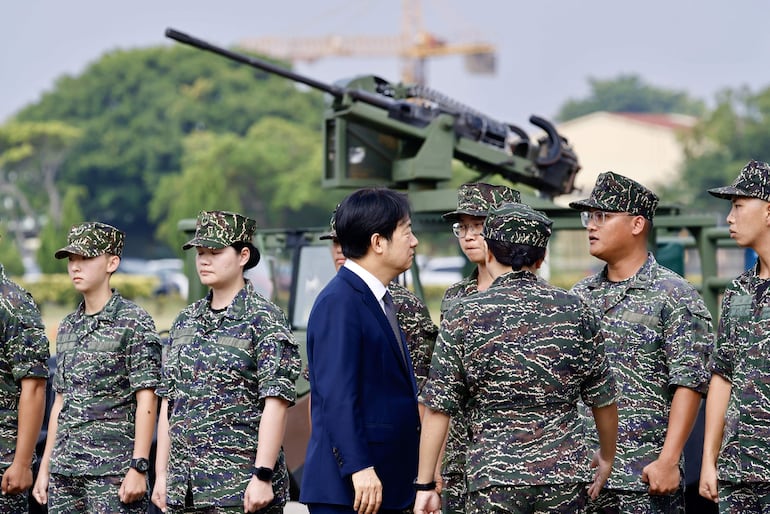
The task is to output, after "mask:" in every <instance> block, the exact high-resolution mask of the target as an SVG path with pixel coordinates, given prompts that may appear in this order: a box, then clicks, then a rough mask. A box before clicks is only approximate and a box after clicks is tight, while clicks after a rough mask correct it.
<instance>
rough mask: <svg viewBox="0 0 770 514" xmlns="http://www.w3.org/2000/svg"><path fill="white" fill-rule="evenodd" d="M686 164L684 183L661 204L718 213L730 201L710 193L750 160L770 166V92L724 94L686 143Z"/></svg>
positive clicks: (671, 190) (667, 193) (669, 191)
mask: <svg viewBox="0 0 770 514" xmlns="http://www.w3.org/2000/svg"><path fill="white" fill-rule="evenodd" d="M685 145H686V146H685V149H686V161H685V165H684V167H683V170H682V173H681V175H680V179H679V181H678V182H677V183H675V184H673V185H672V186H671V187H670V188H668V189H667V190H665V191H663V193H662V195H661V196H662V198H663V200H668V201H674V202H677V203H679V204H681V205H683V206H684V207H685V209H686V210H687V211H690V212H698V213H702V212H714V213H719V218H718V219H719V220H720V221H722V220H724V217H723V215H724V214H726V213H727V211H728V210H729V202H726V201H724V200H721V199H719V198H715V197H713V196H711V195H710V194H708V192H707V189H710V188H713V187H719V186H724V185H727V184H730V183H731V182H732V181H733V180H734V179H735V177H737V176H738V173H739V172H740V170H741V169H742V168H743V167H744V166H745V165H746V163H747V162H748V161H750V160H752V159H756V160H760V161H765V162H770V88H766V89H763V90H762V91H759V92H757V93H752V92H751V91H749V90H748V89H740V90H725V91H723V92H722V93H720V95H719V96H718V98H717V105H716V107H715V108H714V109H713V110H712V111H711V112H710V113H709V114H708V115H706V116H704V117H703V118H702V119H701V121H700V123H699V124H698V125H697V126H696V127H695V130H694V131H693V132H692V134H691V135H690V137H688V138H687V140H686V141H685Z"/></svg>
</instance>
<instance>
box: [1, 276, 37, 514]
mask: <svg viewBox="0 0 770 514" xmlns="http://www.w3.org/2000/svg"><path fill="white" fill-rule="evenodd" d="M0 338H2V353H0V388H2V391H3V396H2V405H0V474H2V493H3V494H2V496H0V512H3V513H8V514H22V513H26V512H27V511H28V510H29V504H28V501H29V500H28V498H27V492H28V489H29V488H30V487H31V486H32V460H33V458H34V453H35V443H36V442H37V437H38V434H39V433H40V425H41V424H42V422H43V413H44V411H45V382H46V379H47V378H48V365H47V363H46V361H47V360H48V338H47V337H46V336H45V329H44V327H43V321H42V319H41V318H40V311H39V310H38V308H37V305H35V301H34V300H33V299H32V296H31V295H30V294H29V293H28V292H27V291H25V290H24V289H22V288H21V287H20V286H19V285H17V284H16V283H14V282H13V281H11V280H9V279H8V277H6V275H5V269H4V268H3V266H2V264H0Z"/></svg>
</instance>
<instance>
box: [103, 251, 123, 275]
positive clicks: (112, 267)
mask: <svg viewBox="0 0 770 514" xmlns="http://www.w3.org/2000/svg"><path fill="white" fill-rule="evenodd" d="M106 255H107V271H108V272H109V273H115V271H117V269H118V266H120V257H118V256H117V255H112V254H110V253H108V254H106Z"/></svg>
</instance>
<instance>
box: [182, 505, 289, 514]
mask: <svg viewBox="0 0 770 514" xmlns="http://www.w3.org/2000/svg"><path fill="white" fill-rule="evenodd" d="M167 512H169V513H170V514H243V505H238V506H237V507H232V506H230V507H179V506H174V505H169V506H168V510H167ZM256 512H257V513H259V514H282V513H283V506H282V505H273V506H271V507H268V508H267V509H260V510H258V511H256Z"/></svg>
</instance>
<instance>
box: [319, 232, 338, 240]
mask: <svg viewBox="0 0 770 514" xmlns="http://www.w3.org/2000/svg"><path fill="white" fill-rule="evenodd" d="M318 239H320V240H321V241H323V240H324V239H337V234H332V233H331V232H327V233H326V234H321V235H320V236H318Z"/></svg>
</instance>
